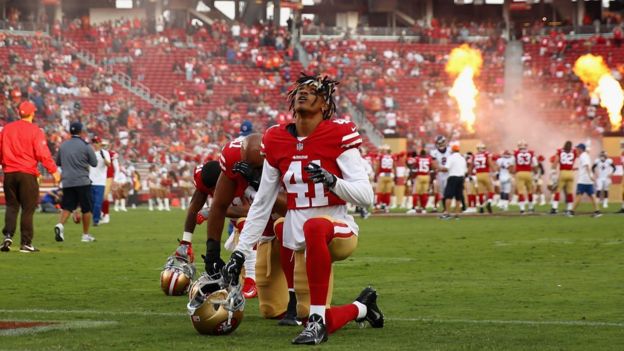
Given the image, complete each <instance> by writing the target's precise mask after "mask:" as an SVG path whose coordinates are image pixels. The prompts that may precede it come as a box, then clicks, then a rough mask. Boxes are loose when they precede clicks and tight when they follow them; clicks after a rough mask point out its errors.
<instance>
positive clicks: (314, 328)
mask: <svg viewBox="0 0 624 351" xmlns="http://www.w3.org/2000/svg"><path fill="white" fill-rule="evenodd" d="M325 341H327V327H325V323H323V318H322V317H321V316H319V315H318V314H316V313H315V314H311V315H310V318H308V323H307V324H306V327H305V329H303V331H302V332H301V334H299V335H298V336H297V337H296V338H294V339H292V343H293V344H295V345H318V344H320V343H322V342H325Z"/></svg>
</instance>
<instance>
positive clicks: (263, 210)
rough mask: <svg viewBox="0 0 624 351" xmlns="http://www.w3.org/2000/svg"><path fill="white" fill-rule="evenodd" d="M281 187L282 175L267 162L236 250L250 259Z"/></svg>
mask: <svg viewBox="0 0 624 351" xmlns="http://www.w3.org/2000/svg"><path fill="white" fill-rule="evenodd" d="M279 186H280V173H279V170H278V169H277V168H273V167H272V166H271V165H270V164H269V163H268V162H267V161H266V160H265V162H264V166H263V168H262V180H261V181H260V188H259V189H258V192H257V193H256V196H255V198H254V201H253V203H252V204H251V208H250V209H249V213H248V214H247V220H246V221H245V226H244V227H243V230H242V231H241V233H240V237H239V241H238V244H237V246H236V250H239V251H241V252H242V253H243V255H245V257H248V256H249V254H250V253H251V251H252V250H253V247H254V245H255V244H256V243H257V242H258V239H260V236H262V233H263V232H264V229H265V228H266V225H267V222H268V220H269V218H270V217H271V211H272V210H273V204H274V203H275V200H276V199H277V194H278V191H279Z"/></svg>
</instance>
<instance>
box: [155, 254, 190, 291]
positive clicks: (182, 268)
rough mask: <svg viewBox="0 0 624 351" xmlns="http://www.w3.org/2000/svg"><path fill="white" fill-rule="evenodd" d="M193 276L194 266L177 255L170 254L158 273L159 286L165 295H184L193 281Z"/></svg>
mask: <svg viewBox="0 0 624 351" xmlns="http://www.w3.org/2000/svg"><path fill="white" fill-rule="evenodd" d="M194 276H195V266H193V265H192V264H189V263H187V262H186V261H185V260H183V259H180V258H179V257H175V256H170V257H169V258H167V263H165V267H164V268H163V271H162V272H161V273H160V288H161V289H162V290H163V292H164V293H165V295H169V296H180V295H184V294H186V292H187V291H188V289H189V287H190V285H191V283H192V282H193V277H194Z"/></svg>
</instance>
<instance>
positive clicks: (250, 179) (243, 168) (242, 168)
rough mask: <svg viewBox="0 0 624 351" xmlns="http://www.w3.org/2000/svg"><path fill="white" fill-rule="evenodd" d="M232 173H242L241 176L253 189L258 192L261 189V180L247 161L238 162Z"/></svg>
mask: <svg viewBox="0 0 624 351" xmlns="http://www.w3.org/2000/svg"><path fill="white" fill-rule="evenodd" d="M232 171H233V172H234V173H240V175H242V176H243V178H245V180H246V181H247V183H249V185H250V186H251V187H252V188H254V189H256V191H257V190H258V188H259V187H260V179H259V178H258V177H257V176H256V175H254V169H253V168H252V167H251V166H250V165H249V163H247V162H245V161H239V162H236V163H235V164H234V167H232Z"/></svg>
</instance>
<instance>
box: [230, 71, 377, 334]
mask: <svg viewBox="0 0 624 351" xmlns="http://www.w3.org/2000/svg"><path fill="white" fill-rule="evenodd" d="M336 84H337V82H334V81H332V80H329V79H327V77H325V78H320V77H314V76H305V75H304V76H302V77H301V78H300V79H299V80H297V86H296V87H295V88H294V89H293V90H292V91H291V92H290V93H289V95H288V97H289V101H290V109H291V110H292V111H293V117H294V123H289V124H285V125H279V126H274V127H272V128H269V129H268V130H267V132H266V133H265V135H264V138H263V151H264V154H265V160H264V165H263V170H262V181H261V182H260V188H259V190H258V193H257V194H256V197H255V198H254V202H253V203H252V205H251V208H250V210H249V214H248V216H247V221H246V222H245V225H244V227H243V231H242V232H241V235H240V241H239V243H238V245H237V247H236V250H235V251H234V252H233V253H232V255H231V257H230V261H229V262H228V263H227V264H226V265H225V267H223V270H222V275H223V279H224V281H225V282H226V284H228V285H230V286H236V285H237V284H238V278H239V274H240V272H241V270H242V267H243V264H244V262H245V260H246V258H247V257H248V256H249V255H250V254H251V252H252V251H253V246H254V245H255V243H256V242H257V241H258V239H259V238H260V236H261V235H262V232H263V231H264V228H265V227H266V225H267V222H268V220H269V218H270V216H271V204H272V203H273V202H274V201H275V199H276V198H277V196H278V193H279V190H280V186H281V185H283V186H284V187H285V189H286V192H287V196H288V210H287V213H286V217H285V220H284V223H283V226H284V228H283V244H282V245H283V246H285V247H286V248H288V249H290V250H292V251H294V253H295V271H301V272H303V271H305V272H306V274H302V278H303V277H305V279H306V280H307V282H302V283H303V284H305V285H307V287H308V289H309V292H310V307H309V317H308V322H307V324H306V327H305V329H304V330H303V331H302V332H301V334H299V335H298V336H297V337H295V338H294V339H293V340H292V343H293V344H309V345H315V344H320V343H321V342H324V341H327V338H328V335H329V334H331V333H333V332H335V331H337V330H339V329H340V328H342V326H344V325H345V324H346V323H348V322H350V321H353V320H355V321H368V322H369V323H370V324H371V326H373V327H374V328H381V327H383V324H384V317H383V314H382V313H381V311H380V310H379V308H378V307H377V303H376V301H377V292H376V291H375V290H374V289H373V288H371V287H367V288H365V289H364V290H363V291H362V293H361V294H360V295H359V297H358V298H357V299H356V300H355V301H354V302H353V303H351V304H348V305H344V306H338V307H331V308H327V307H326V305H327V300H328V295H329V286H330V276H331V265H332V262H333V261H340V260H344V259H346V258H347V257H349V256H350V255H351V253H352V252H353V251H354V250H355V248H356V246H357V241H358V235H357V234H358V226H357V224H356V223H355V221H354V220H353V217H352V216H350V215H349V214H348V213H347V206H346V202H347V201H348V202H351V203H353V204H355V205H359V206H363V207H368V206H370V205H371V204H372V202H373V198H374V194H373V189H372V187H371V185H370V183H369V180H368V175H367V174H366V170H365V168H364V160H363V159H362V156H361V155H360V153H359V151H358V146H359V145H360V144H361V142H362V138H361V136H360V134H359V133H358V131H357V127H356V126H355V125H354V124H353V123H352V122H350V121H347V120H341V119H333V120H332V119H331V118H332V115H333V113H334V111H335V103H334V100H333V93H334V90H335V88H334V87H335V85H336ZM298 263H300V264H298ZM297 266H298V267H297ZM295 276H297V273H295ZM296 290H297V282H295V291H296Z"/></svg>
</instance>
